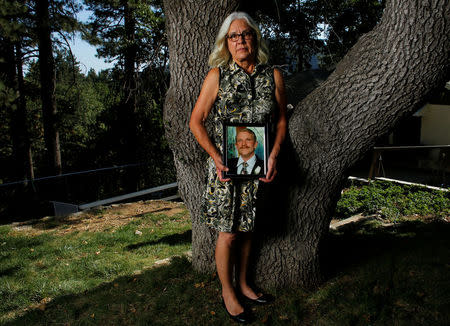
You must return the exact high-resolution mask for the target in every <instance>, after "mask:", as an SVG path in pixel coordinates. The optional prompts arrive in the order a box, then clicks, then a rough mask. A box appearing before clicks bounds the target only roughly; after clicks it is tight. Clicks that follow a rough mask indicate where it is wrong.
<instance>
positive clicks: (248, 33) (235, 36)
mask: <svg viewBox="0 0 450 326" xmlns="http://www.w3.org/2000/svg"><path fill="white" fill-rule="evenodd" d="M253 35H254V34H253V31H244V32H242V33H241V34H239V33H231V34H230V35H227V38H228V39H229V40H230V41H231V42H237V41H239V40H240V38H241V36H242V37H243V38H244V39H245V40H250V39H252V38H253Z"/></svg>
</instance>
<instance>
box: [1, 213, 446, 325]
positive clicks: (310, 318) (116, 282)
mask: <svg viewBox="0 0 450 326" xmlns="http://www.w3.org/2000/svg"><path fill="white" fill-rule="evenodd" d="M449 233H450V226H449V224H448V223H446V222H442V221H434V222H427V223H424V222H420V221H414V222H403V223H399V224H396V225H395V226H392V227H381V226H380V225H379V224H378V223H377V222H374V221H366V222H362V223H361V224H360V225H355V224H352V225H349V226H348V227H347V228H343V229H340V231H339V232H333V233H330V235H329V239H328V241H329V245H328V246H327V247H328V248H329V252H328V258H327V261H328V262H329V266H328V268H327V271H328V281H326V282H325V283H324V284H323V285H322V286H321V287H320V288H319V289H317V290H314V291H305V290H302V289H300V288H295V287H293V288H290V289H285V290H272V293H274V294H275V296H276V301H275V303H274V304H272V305H270V306H263V307H256V308H254V311H253V312H254V314H255V315H256V318H257V320H256V322H255V323H253V324H254V325H327V326H328V325H383V326H384V325H448V324H449V322H450V316H449V309H448V307H449V303H450V291H449V290H450V279H449V278H448V273H449V268H450V265H449V262H450V260H449V258H450V255H449V248H450V237H449V236H448V235H449ZM52 283H55V282H52ZM219 289H220V287H219V282H218V280H217V277H216V276H215V275H214V274H201V273H197V272H195V271H193V270H192V268H191V265H190V262H189V261H188V260H187V259H186V258H176V259H174V260H173V262H172V263H171V264H170V265H169V266H163V267H158V268H153V269H148V270H145V271H144V272H143V273H141V274H138V275H124V276H120V277H115V278H114V279H110V280H109V281H108V280H105V281H104V282H101V283H98V284H97V285H93V286H91V287H90V288H89V289H86V290H81V291H72V293H67V294H66V295H62V294H61V295H58V296H56V297H55V298H54V299H53V300H52V301H51V302H50V303H48V304H47V305H46V306H45V309H43V308H42V309H39V308H36V309H30V310H29V311H26V312H25V314H23V315H21V316H18V317H16V318H14V319H12V320H10V321H9V322H6V323H5V324H6V325H48V324H54V325H58V324H67V325H230V324H231V322H230V320H229V318H228V316H227V315H226V314H225V312H224V310H223V308H222V307H221V305H220V303H219V296H220V290H219Z"/></svg>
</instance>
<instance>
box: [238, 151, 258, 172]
mask: <svg viewBox="0 0 450 326" xmlns="http://www.w3.org/2000/svg"><path fill="white" fill-rule="evenodd" d="M242 163H244V160H243V159H242V157H240V156H239V159H238V162H237V174H241V172H242V167H243V166H242ZM255 163H256V155H253V156H252V157H251V158H250V159H249V160H248V161H247V164H248V165H247V169H246V170H247V174H251V173H252V171H253V167H254V166H255Z"/></svg>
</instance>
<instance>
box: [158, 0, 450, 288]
mask: <svg viewBox="0 0 450 326" xmlns="http://www.w3.org/2000/svg"><path fill="white" fill-rule="evenodd" d="M164 4H165V13H166V17H167V22H166V24H167V25H166V26H167V34H168V41H169V52H170V72H171V84H170V88H169V91H168V93H167V97H166V103H165V112H164V121H165V127H166V136H167V138H168V140H169V143H170V146H171V149H172V151H173V153H174V159H175V165H176V168H177V174H178V181H179V185H180V192H181V194H182V197H183V199H184V200H185V203H186V205H187V207H188V209H189V210H190V212H191V216H192V228H193V239H192V250H193V266H194V268H196V269H197V270H203V271H208V270H212V269H213V268H214V264H213V258H214V255H213V252H214V234H213V233H212V232H211V231H209V230H208V229H206V228H205V227H204V226H203V225H202V224H201V222H200V214H201V212H200V205H201V194H202V191H203V190H204V185H205V171H204V170H205V165H204V164H205V163H204V160H205V155H204V153H203V152H202V150H201V149H199V146H198V145H197V143H196V141H195V140H194V138H193V137H192V135H191V134H190V132H189V128H188V120H189V115H190V112H191V109H192V107H193V105H194V101H195V99H196V97H197V96H198V93H199V90H200V86H201V82H202V80H203V78H204V76H205V74H206V71H207V67H206V64H207V58H208V55H209V53H210V51H211V49H212V43H213V41H214V37H215V34H216V33H217V31H218V26H219V24H220V23H221V22H222V21H223V19H224V18H225V17H226V15H227V14H228V13H229V12H231V11H233V9H234V8H235V7H236V5H237V1H222V2H220V3H219V2H215V1H199V2H197V1H195V2H194V1H179V0H178V1H170V0H166V1H165V2H164ZM448 17H450V4H449V2H448V1H447V2H446V1H440V0H425V1H424V0H409V1H400V0H391V1H389V2H388V3H387V4H386V9H385V12H384V15H383V18H382V20H381V22H380V23H379V24H378V26H377V27H376V28H375V29H374V30H373V31H372V32H370V33H368V34H366V35H364V36H363V37H361V39H360V40H359V41H358V42H357V44H356V45H355V46H354V47H353V48H352V49H351V50H350V51H349V53H348V54H347V55H346V56H345V57H344V59H343V60H342V61H341V62H340V63H339V64H338V66H337V68H336V70H335V71H334V73H333V74H332V75H331V76H330V77H329V78H328V80H327V81H325V82H324V83H323V84H322V85H321V86H320V87H318V88H317V89H316V90H315V91H313V92H312V93H311V94H310V95H308V96H307V97H306V98H305V99H304V100H303V101H302V102H301V103H299V104H298V105H297V106H296V108H295V110H294V112H293V114H292V115H291V117H290V119H289V140H288V141H287V144H286V146H285V148H284V155H285V156H289V160H287V159H286V160H284V163H283V160H282V158H281V162H280V166H279V170H280V174H279V176H278V180H277V182H276V183H275V184H274V185H272V186H271V187H266V188H267V189H266V190H267V191H268V194H269V196H271V202H272V203H273V204H274V205H276V207H274V206H272V207H267V208H265V209H264V212H265V214H261V215H259V216H258V220H257V225H256V232H255V233H256V234H255V239H256V241H255V247H254V251H253V259H254V263H253V264H252V266H254V270H253V272H254V277H255V280H256V282H257V283H258V284H260V285H264V286H288V285H292V284H300V285H302V286H305V287H313V286H317V285H318V284H319V283H320V282H321V281H322V275H323V273H322V269H321V262H320V253H321V250H322V243H323V240H324V238H325V235H326V234H327V232H328V228H329V223H330V219H331V214H332V212H333V210H334V208H335V205H336V202H337V200H338V198H339V196H340V190H341V188H342V185H343V181H345V179H346V176H347V175H346V173H347V171H348V169H349V168H350V167H351V166H352V165H353V164H354V163H356V162H357V161H358V160H359V159H360V158H362V157H363V155H364V154H365V153H366V152H367V151H368V150H370V149H371V147H372V146H373V145H374V144H375V141H376V140H377V139H378V138H379V137H380V136H382V135H384V134H386V133H387V132H388V131H389V130H390V129H391V128H393V127H394V125H395V124H396V123H397V122H398V121H399V120H400V119H401V118H402V117H404V116H406V115H408V114H411V112H413V111H414V110H416V109H418V108H419V107H420V105H421V104H422V103H423V102H424V100H425V97H426V95H427V94H428V93H429V92H430V91H431V90H432V89H433V88H435V87H436V86H438V85H439V84H440V83H442V82H443V81H444V79H445V78H446V77H448V71H449V70H448V69H449V63H450V60H449V59H450V53H449V50H450V41H449V38H448V35H450V20H449V19H448ZM292 158H295V159H294V160H292ZM288 162H289V163H288Z"/></svg>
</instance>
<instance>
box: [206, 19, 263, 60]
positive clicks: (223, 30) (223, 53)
mask: <svg viewBox="0 0 450 326" xmlns="http://www.w3.org/2000/svg"><path fill="white" fill-rule="evenodd" d="M236 19H244V20H245V21H246V22H247V24H248V26H250V27H251V28H252V29H253V30H254V31H255V34H256V48H257V54H256V62H258V63H262V64H264V63H267V61H268V60H269V49H268V48H267V45H266V42H265V41H264V39H263V38H262V36H261V31H260V30H259V27H258V25H257V24H256V23H255V21H254V20H253V19H252V18H251V17H250V16H249V15H248V14H247V13H245V12H232V13H231V14H230V15H229V16H228V17H227V18H225V20H224V21H223V23H222V26H221V27H220V29H219V33H218V34H217V37H216V43H215V45H214V49H213V51H212V53H211V54H210V55H209V60H208V63H209V65H210V66H211V67H224V66H226V65H228V64H230V63H231V54H230V51H229V50H228V47H227V42H226V39H227V33H228V30H229V29H230V25H231V23H232V22H233V21H234V20H236Z"/></svg>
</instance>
